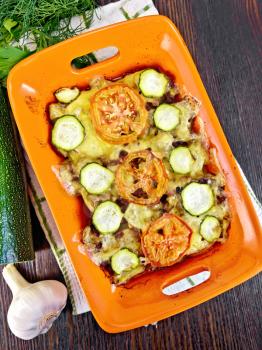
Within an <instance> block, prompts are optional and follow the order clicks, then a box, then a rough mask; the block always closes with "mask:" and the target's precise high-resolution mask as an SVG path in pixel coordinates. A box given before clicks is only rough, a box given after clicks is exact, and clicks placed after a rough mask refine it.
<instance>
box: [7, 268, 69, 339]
mask: <svg viewBox="0 0 262 350" xmlns="http://www.w3.org/2000/svg"><path fill="white" fill-rule="evenodd" d="M3 277H4V279H5V281H6V283H7V284H8V286H9V288H10V289H11V291H12V293H13V300H12V303H11V305H10V307H9V310H8V314H7V321H8V325H9V327H10V329H11V331H12V332H13V333H14V335H15V336H17V337H18V338H21V339H24V340H29V339H32V338H35V337H36V336H38V335H39V334H43V333H46V332H47V331H48V330H49V329H50V328H51V326H52V324H53V322H54V321H55V320H56V319H57V317H58V316H59V315H60V313H61V311H62V310H63V308H64V307H65V305H66V299H67V290H66V287H65V286H64V285H63V284H62V283H60V282H58V281H54V280H47V281H40V282H36V283H29V282H27V281H26V280H25V279H24V278H23V277H22V275H21V274H20V273H19V272H18V271H17V269H16V268H15V266H14V265H13V264H9V265H7V266H6V267H4V269H3Z"/></svg>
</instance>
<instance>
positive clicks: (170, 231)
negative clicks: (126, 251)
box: [141, 214, 192, 267]
mask: <svg viewBox="0 0 262 350" xmlns="http://www.w3.org/2000/svg"><path fill="white" fill-rule="evenodd" d="M191 235H192V230H191V228H190V227H189V226H188V225H187V224H186V223H185V222H184V221H183V220H182V219H181V218H179V217H178V216H176V215H174V214H164V215H162V216H161V217H160V218H158V219H157V220H156V221H154V222H153V223H152V224H151V225H150V227H149V229H148V230H147V231H145V232H144V233H143V235H142V238H141V243H142V249H143V252H144V254H145V256H146V257H147V258H148V259H149V261H150V263H151V265H152V266H155V267H163V266H171V265H173V264H174V263H175V262H177V261H178V260H179V259H180V258H181V257H182V256H183V255H184V254H185V252H186V251H187V249H188V248H189V245H190V238H191Z"/></svg>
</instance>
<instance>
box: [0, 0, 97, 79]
mask: <svg viewBox="0 0 262 350" xmlns="http://www.w3.org/2000/svg"><path fill="white" fill-rule="evenodd" d="M95 7H96V1H95V0H50V1H47V0H0V9H1V10H0V80H2V79H4V78H6V76H7V75H8V72H9V70H10V69H11V68H12V67H13V66H14V65H15V64H16V63H17V62H18V61H20V60H21V59H23V58H25V57H26V56H28V55H29V54H31V53H32V51H29V50H28V49H27V46H26V45H28V44H33V45H34V46H35V51H38V50H42V49H43V48H45V47H48V46H50V45H53V44H56V43H58V42H60V41H62V40H65V39H68V38H70V37H72V36H74V35H76V34H78V33H79V32H80V31H82V30H83V28H89V26H90V24H91V21H92V18H93V15H94V11H95ZM74 16H81V18H82V23H80V24H79V25H78V26H77V27H72V26H71V20H72V17H74Z"/></svg>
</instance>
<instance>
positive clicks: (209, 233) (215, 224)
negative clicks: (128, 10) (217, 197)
mask: <svg viewBox="0 0 262 350" xmlns="http://www.w3.org/2000/svg"><path fill="white" fill-rule="evenodd" d="M221 232H222V228H221V225H220V222H219V220H218V218H216V217H215V216H206V217H205V219H204V220H203V221H202V222H201V224H200V231H199V233H200V235H201V236H202V237H203V238H204V239H205V240H206V241H207V242H209V243H212V242H214V241H215V240H216V239H218V238H219V236H220V235H221Z"/></svg>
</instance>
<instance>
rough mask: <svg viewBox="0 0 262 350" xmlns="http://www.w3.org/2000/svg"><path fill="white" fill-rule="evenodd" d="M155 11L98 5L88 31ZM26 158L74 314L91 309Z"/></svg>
mask: <svg viewBox="0 0 262 350" xmlns="http://www.w3.org/2000/svg"><path fill="white" fill-rule="evenodd" d="M156 14H158V11H157V9H156V8H155V6H154V4H153V2H152V1H151V0H120V1H118V2H115V3H111V4H108V5H105V6H103V7H100V8H99V9H98V10H97V13H96V15H95V16H94V19H93V23H92V25H91V28H90V29H88V30H92V29H94V28H99V27H103V26H106V25H109V24H112V23H117V22H122V21H125V20H129V19H133V18H137V17H142V16H149V15H156ZM71 25H72V26H79V25H81V18H79V17H75V18H74V19H73V21H72V24H71ZM84 31H87V30H86V29H84V28H83V32H84ZM110 55H111V52H110V51H105V50H99V51H97V52H94V56H95V60H96V61H99V60H103V59H105V58H106V57H108V56H110ZM25 158H26V167H27V172H28V175H29V195H30V198H31V201H32V204H33V206H34V209H35V211H36V214H37V217H38V219H39V221H40V224H41V226H42V228H43V231H44V233H45V236H46V238H47V240H48V242H49V244H50V247H51V249H52V251H53V254H54V256H55V258H56V260H57V263H58V265H59V267H60V269H61V271H62V273H63V275H64V279H65V283H66V285H67V289H68V293H69V297H70V301H71V304H72V308H73V314H74V315H78V314H82V313H84V312H87V311H90V308H89V305H88V301H87V300H86V297H85V295H84V293H83V291H82V288H81V286H80V284H79V281H78V279H77V277H76V274H75V271H74V268H73V266H72V263H71V261H70V258H69V256H68V254H67V251H66V250H65V247H64V244H63V242H62V239H61V237H60V234H59V232H58V229H57V227H56V224H55V222H54V219H53V217H52V214H51V211H50V209H49V207H48V204H47V202H46V199H45V197H44V195H43V192H42V190H41V187H40V185H39V183H38V181H37V178H36V176H35V174H34V171H33V169H32V167H31V164H30V162H29V160H28V158H27V155H25ZM240 171H241V173H242V176H243V179H244V181H245V183H246V186H247V189H248V192H249V194H250V197H251V199H252V201H253V204H254V207H255V209H256V211H257V213H258V216H259V218H260V220H261V223H262V206H261V204H260V203H259V201H258V200H257V198H256V196H255V194H254V192H253V190H252V189H251V187H250V185H249V183H248V181H247V179H246V177H245V176H244V174H243V172H242V170H241V169H240ZM202 281H203V276H202V275H200V276H199V277H198V276H193V277H192V278H187V279H183V280H182V281H181V283H180V284H177V286H175V287H174V288H173V289H172V292H181V291H182V290H185V289H188V288H191V287H192V286H194V285H197V284H199V283H201V282H202Z"/></svg>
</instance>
